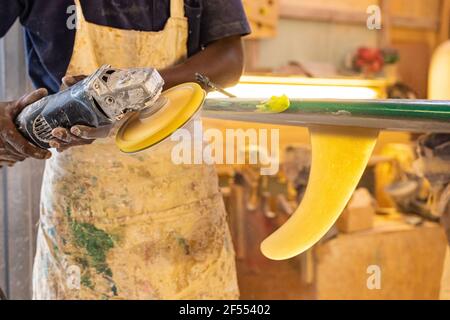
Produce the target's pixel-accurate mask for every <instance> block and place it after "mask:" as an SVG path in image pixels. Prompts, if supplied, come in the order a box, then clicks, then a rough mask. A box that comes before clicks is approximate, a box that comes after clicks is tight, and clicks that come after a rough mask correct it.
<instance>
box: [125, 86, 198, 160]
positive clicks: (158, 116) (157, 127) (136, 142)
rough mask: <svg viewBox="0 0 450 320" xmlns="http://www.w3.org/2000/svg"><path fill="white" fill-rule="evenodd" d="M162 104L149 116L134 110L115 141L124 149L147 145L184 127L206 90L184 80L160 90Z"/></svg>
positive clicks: (134, 149)
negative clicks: (165, 89)
mask: <svg viewBox="0 0 450 320" xmlns="http://www.w3.org/2000/svg"><path fill="white" fill-rule="evenodd" d="M161 96H162V97H164V98H166V102H165V105H164V106H163V107H162V108H161V109H159V110H158V111H156V112H155V113H154V114H152V115H150V116H148V117H147V116H145V114H144V113H143V114H136V115H135V116H133V117H131V118H130V119H128V120H127V121H126V122H125V124H124V125H123V126H122V127H121V128H120V130H119V132H118V133H117V136H116V145H117V146H118V147H119V149H120V150H122V151H123V152H127V153H132V152H138V151H141V150H144V149H147V148H149V147H151V146H153V145H155V144H157V143H158V142H161V141H162V140H164V139H165V138H167V137H169V136H170V135H171V134H172V133H173V132H175V131H176V130H177V129H179V128H181V127H183V125H185V124H186V122H188V121H189V119H191V118H192V116H194V115H195V113H196V112H197V111H198V110H199V109H200V107H201V106H202V104H203V101H204V99H205V91H203V89H202V87H200V85H198V84H197V83H193V82H192V83H191V82H189V83H184V84H181V85H178V86H176V87H173V88H171V89H169V90H167V91H165V92H163V93H162V94H161Z"/></svg>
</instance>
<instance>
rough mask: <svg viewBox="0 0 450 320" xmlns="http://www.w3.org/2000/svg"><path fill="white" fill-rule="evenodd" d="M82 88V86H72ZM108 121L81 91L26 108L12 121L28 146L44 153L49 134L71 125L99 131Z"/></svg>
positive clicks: (50, 136) (61, 94)
mask: <svg viewBox="0 0 450 320" xmlns="http://www.w3.org/2000/svg"><path fill="white" fill-rule="evenodd" d="M75 86H77V87H82V86H83V84H76V85H75ZM112 122H113V121H112V120H111V119H110V118H108V116H107V115H106V114H104V113H103V112H102V111H101V110H100V109H99V108H97V107H96V105H95V103H94V102H93V100H92V99H89V96H88V95H87V94H86V92H85V91H84V90H74V88H72V89H66V90H64V91H62V92H59V93H57V94H54V95H51V96H48V97H45V98H43V99H41V100H39V101H37V102H35V103H33V104H31V105H29V106H28V107H27V108H25V110H24V111H23V112H21V113H20V114H19V116H18V117H17V118H16V126H17V128H18V129H19V131H20V132H21V133H22V134H23V135H24V136H25V138H27V139H28V140H29V141H30V142H32V143H34V144H36V145H37V146H39V147H41V148H44V149H48V148H50V145H49V144H48V143H49V141H50V140H51V139H53V136H52V130H53V129H55V128H57V127H63V128H70V127H72V126H74V125H86V126H90V127H99V126H104V125H109V124H111V123H112Z"/></svg>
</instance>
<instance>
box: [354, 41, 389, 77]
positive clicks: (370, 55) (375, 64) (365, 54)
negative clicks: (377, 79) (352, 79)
mask: <svg viewBox="0 0 450 320" xmlns="http://www.w3.org/2000/svg"><path fill="white" fill-rule="evenodd" d="M353 63H354V67H355V69H357V70H358V71H362V72H364V73H366V74H367V73H369V74H373V73H378V72H380V71H381V70H382V69H383V65H384V58H383V54H382V52H381V50H380V49H378V48H367V47H360V48H359V49H358V51H357V52H356V55H355V57H354V60H353Z"/></svg>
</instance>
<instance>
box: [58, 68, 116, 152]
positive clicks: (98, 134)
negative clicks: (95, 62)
mask: <svg viewBox="0 0 450 320" xmlns="http://www.w3.org/2000/svg"><path fill="white" fill-rule="evenodd" d="M85 78H86V76H84V75H80V76H65V77H64V78H63V79H62V85H61V90H64V89H67V88H69V87H71V86H73V85H74V84H76V83H77V82H79V81H81V80H83V79H85ZM112 129H113V126H112V125H110V126H102V127H99V128H93V127H88V126H82V125H77V126H73V127H72V128H70V130H69V129H66V128H61V127H59V128H55V129H53V131H52V135H53V137H55V138H54V139H52V140H50V142H49V144H50V146H51V147H52V148H55V149H56V150H57V151H58V152H63V151H65V150H67V149H69V148H71V147H75V146H82V145H87V144H91V143H92V142H94V141H95V139H99V138H106V137H108V136H109V135H110V133H111V131H112Z"/></svg>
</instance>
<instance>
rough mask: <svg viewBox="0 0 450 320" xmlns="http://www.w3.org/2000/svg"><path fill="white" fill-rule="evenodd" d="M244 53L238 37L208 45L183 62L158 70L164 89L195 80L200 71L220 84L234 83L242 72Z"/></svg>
mask: <svg viewBox="0 0 450 320" xmlns="http://www.w3.org/2000/svg"><path fill="white" fill-rule="evenodd" d="M243 66H244V54H243V49H242V41H241V38H240V37H230V38H226V39H222V40H219V41H217V42H214V43H212V44H211V45H209V46H208V47H207V48H206V49H205V50H203V51H201V52H199V53H197V54H196V55H194V56H192V57H191V58H189V59H187V60H186V61H185V62H183V63H181V64H178V65H176V66H173V67H170V68H167V69H164V70H160V73H161V76H162V77H163V79H164V81H165V89H168V88H171V87H173V86H176V85H178V84H181V83H184V82H195V81H196V79H195V73H201V74H203V75H205V76H207V77H208V78H210V79H211V81H213V82H215V83H217V84H218V85H220V86H223V87H227V86H230V85H233V84H236V83H237V82H238V81H239V78H240V76H241V74H242V71H243Z"/></svg>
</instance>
